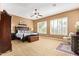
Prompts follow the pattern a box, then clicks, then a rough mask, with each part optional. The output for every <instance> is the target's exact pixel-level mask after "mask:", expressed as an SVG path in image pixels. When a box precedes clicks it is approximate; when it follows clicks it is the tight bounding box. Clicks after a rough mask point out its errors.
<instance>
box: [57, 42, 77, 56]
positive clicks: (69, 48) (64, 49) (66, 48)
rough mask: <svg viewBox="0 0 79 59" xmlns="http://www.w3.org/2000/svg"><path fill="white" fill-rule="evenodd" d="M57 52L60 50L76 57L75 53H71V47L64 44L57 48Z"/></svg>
mask: <svg viewBox="0 0 79 59" xmlns="http://www.w3.org/2000/svg"><path fill="white" fill-rule="evenodd" d="M56 50H59V51H62V52H65V53H69V54H72V55H76V54H75V53H73V52H72V51H71V45H67V44H64V43H60V44H59V46H58V47H57V48H56Z"/></svg>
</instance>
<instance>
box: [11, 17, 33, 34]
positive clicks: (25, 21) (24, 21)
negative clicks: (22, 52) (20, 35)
mask: <svg viewBox="0 0 79 59" xmlns="http://www.w3.org/2000/svg"><path fill="white" fill-rule="evenodd" d="M20 20H21V21H22V22H21V23H22V24H26V25H27V26H28V27H29V28H30V29H31V30H33V21H32V20H30V19H26V18H22V17H19V16H14V15H13V16H12V19H11V32H12V33H13V32H14V31H15V26H17V25H18V23H19V21H20Z"/></svg>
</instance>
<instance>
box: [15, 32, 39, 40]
mask: <svg viewBox="0 0 79 59" xmlns="http://www.w3.org/2000/svg"><path fill="white" fill-rule="evenodd" d="M37 34H38V33H33V32H20V31H18V33H16V37H18V38H20V39H23V37H26V36H28V35H37Z"/></svg>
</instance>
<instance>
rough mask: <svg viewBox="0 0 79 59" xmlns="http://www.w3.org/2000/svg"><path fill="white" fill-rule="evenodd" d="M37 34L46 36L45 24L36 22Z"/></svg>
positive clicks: (44, 22)
mask: <svg viewBox="0 0 79 59" xmlns="http://www.w3.org/2000/svg"><path fill="white" fill-rule="evenodd" d="M37 32H38V33H40V34H46V33H47V22H46V21H43V22H38V23H37Z"/></svg>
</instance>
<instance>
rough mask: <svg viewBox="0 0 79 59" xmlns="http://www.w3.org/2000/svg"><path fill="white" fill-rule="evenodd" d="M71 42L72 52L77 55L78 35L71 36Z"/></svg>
mask: <svg viewBox="0 0 79 59" xmlns="http://www.w3.org/2000/svg"><path fill="white" fill-rule="evenodd" d="M71 42H72V44H71V49H72V51H73V52H74V53H76V54H78V55H79V35H73V36H72V40H71Z"/></svg>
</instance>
